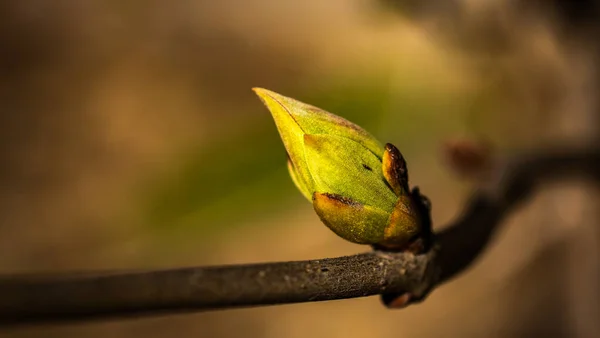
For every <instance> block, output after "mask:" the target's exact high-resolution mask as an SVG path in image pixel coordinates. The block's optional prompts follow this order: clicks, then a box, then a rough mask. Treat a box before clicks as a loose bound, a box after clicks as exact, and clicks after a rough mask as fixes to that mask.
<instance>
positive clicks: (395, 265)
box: [0, 148, 600, 325]
mask: <svg viewBox="0 0 600 338" xmlns="http://www.w3.org/2000/svg"><path fill="white" fill-rule="evenodd" d="M494 163H495V166H494V175H492V178H493V179H491V180H489V181H487V182H486V185H485V186H483V187H482V189H481V190H480V191H478V192H477V193H476V194H475V195H474V196H473V197H472V198H471V200H470V202H469V203H468V205H467V207H466V210H465V212H464V214H463V216H462V217H461V218H460V219H459V220H457V221H456V222H454V223H453V224H451V225H450V226H449V227H447V228H446V230H444V231H442V232H440V233H439V234H437V235H436V236H435V238H434V242H433V243H434V244H433V246H431V247H430V249H429V250H428V251H427V252H426V253H424V254H420V255H414V254H412V253H408V252H407V253H389V252H381V251H374V252H368V253H363V254H358V255H354V256H347V257H339V258H330V259H322V260H311V261H298V262H281V263H266V264H251V265H232V266H220V267H199V268H186V269H176V270H164V271H147V272H120V273H96V274H94V275H90V274H87V275H77V276H54V277H50V276H6V277H2V278H0V325H16V324H29V323H36V322H55V321H70V320H83V319H86V320H87V319H95V318H110V317H124V316H139V315H147V314H157V313H158V314H160V313H162V314H165V313H177V312H185V311H197V310H212V309H223V308H231V307H240V306H258V305H272V304H283V303H298V302H311V301H323V300H333V299H344V298H353V297H364V296H371V295H376V294H381V295H383V299H384V302H386V303H389V299H387V300H386V296H388V295H395V296H397V295H409V296H410V297H408V298H407V299H410V301H411V302H416V301H420V300H422V299H424V298H425V297H426V296H427V294H428V293H429V292H430V291H431V290H432V289H433V288H435V287H436V286H437V285H439V284H441V283H443V282H445V281H447V280H449V279H450V278H452V277H453V276H455V275H457V274H458V273H460V272H461V271H464V270H465V269H466V268H467V267H468V266H469V265H470V264H471V263H472V262H473V261H474V260H475V259H477V258H478V257H480V255H481V253H482V252H483V250H484V249H485V248H486V246H487V244H488V243H489V242H490V240H491V238H492V236H493V234H494V233H495V230H496V229H497V227H498V225H499V224H500V223H501V221H502V220H503V218H504V217H505V216H506V215H507V214H508V213H509V212H510V211H512V210H514V208H515V207H516V206H517V205H519V204H520V203H521V202H523V201H524V200H525V199H526V198H527V197H529V196H531V193H532V192H534V191H535V190H536V189H537V188H538V187H539V186H540V185H541V184H542V183H546V182H549V181H557V180H562V179H569V178H573V177H578V176H585V177H587V178H591V179H592V180H593V181H595V182H600V149H597V148H593V149H590V148H583V149H581V148H578V149H564V150H562V151H551V152H543V153H535V154H532V155H529V156H522V157H518V158H516V159H512V160H510V161H506V162H504V164H501V162H499V161H494Z"/></svg>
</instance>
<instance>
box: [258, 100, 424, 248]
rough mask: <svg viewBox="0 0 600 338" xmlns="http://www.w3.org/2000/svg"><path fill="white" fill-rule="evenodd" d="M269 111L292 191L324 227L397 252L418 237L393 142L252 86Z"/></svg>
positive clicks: (415, 217)
mask: <svg viewBox="0 0 600 338" xmlns="http://www.w3.org/2000/svg"><path fill="white" fill-rule="evenodd" d="M254 91H255V92H256V94H258V96H259V97H260V98H261V99H262V101H263V103H264V104H265V105H266V106H267V108H268V109H269V111H270V112H271V114H272V116H273V119H274V120H275V124H276V125H277V129H278V131H279V134H280V136H281V140H282V141H283V144H284V146H285V149H286V151H287V154H288V170H289V172H290V176H291V177H292V180H293V181H294V183H295V185H296V187H298V189H299V190H300V191H301V192H302V194H303V195H304V196H305V197H306V198H307V199H308V200H310V201H311V202H312V203H313V207H314V209H315V211H316V213H317V215H318V216H319V218H320V219H321V221H322V222H323V223H325V225H327V226H328V227H329V228H330V229H331V230H332V231H334V232H335V233H336V234H338V235H339V236H340V237H342V238H344V239H346V240H348V241H351V242H354V243H359V244H378V245H383V246H387V247H402V246H403V245H405V244H407V242H408V241H409V240H410V239H411V238H413V237H414V236H415V235H417V234H418V233H419V229H420V221H419V217H418V213H417V212H416V207H415V205H414V202H413V201H412V198H411V196H410V193H409V188H408V174H407V171H406V163H405V162H404V159H403V158H402V155H401V154H400V152H399V151H398V149H396V147H394V146H393V145H391V144H386V145H385V147H383V146H382V145H381V143H379V141H377V139H375V138H374V137H373V136H372V135H371V134H369V133H368V132H367V131H365V130H364V129H362V128H361V127H359V126H357V125H356V124H354V123H352V122H350V121H347V120H345V119H343V118H341V117H339V116H336V115H334V114H331V113H328V112H326V111H324V110H322V109H319V108H316V107H314V106H311V105H308V104H305V103H302V102H299V101H296V100H294V99H291V98H288V97H285V96H283V95H280V94H277V93H274V92H272V91H269V90H266V89H262V88H254Z"/></svg>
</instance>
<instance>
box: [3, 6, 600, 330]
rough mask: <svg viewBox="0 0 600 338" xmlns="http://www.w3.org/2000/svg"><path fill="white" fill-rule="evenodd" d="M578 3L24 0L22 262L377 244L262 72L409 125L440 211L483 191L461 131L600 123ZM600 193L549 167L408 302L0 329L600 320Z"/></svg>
mask: <svg viewBox="0 0 600 338" xmlns="http://www.w3.org/2000/svg"><path fill="white" fill-rule="evenodd" d="M561 3H563V5H564V4H565V3H569V2H568V1H564V2H561V1H552V2H550V1H547V2H544V1H537V2H534V1H530V2H529V1H516V0H505V1H503V0H495V1H475V0H456V1H450V0H448V1H435V0H431V1H424V0H422V1H401V0H379V1H378V0H328V1H322V0H303V1H293V0H252V1H244V0H225V1H208V0H196V1H191V0H181V1H173V2H167V1H157V0H146V1H141V0H129V1H117V0H85V1H76V0H56V1H44V0H28V1H10V0H2V1H0V48H1V50H0V147H1V148H0V184H1V189H0V273H2V274H11V273H23V272H68V271H79V270H91V269H115V268H119V269H128V268H136V269H137V268H171V267H181V266H192V265H204V264H233V263H252V262H262V261H281V260H300V259H313V258H323V257H334V256H339V255H346V254H353V253H357V252H362V251H365V250H367V249H368V248H366V247H363V246H358V245H354V244H350V243H347V242H345V241H343V240H341V239H340V238H338V237H336V236H335V235H333V233H332V232H330V231H329V230H328V229H327V228H326V227H325V226H323V225H322V224H321V223H320V222H319V220H318V218H317V217H316V215H315V214H314V213H313V211H312V207H311V205H310V204H309V203H308V202H307V201H305V200H304V199H303V198H302V197H301V195H300V193H299V192H298V191H296V190H295V188H294V186H293V184H292V182H291V180H290V178H289V177H288V174H287V169H286V166H285V152H284V148H283V145H282V144H281V142H280V140H279V136H278V134H277V131H276V128H275V125H274V123H273V121H272V119H271V117H270V115H269V113H268V112H267V110H266V109H265V108H264V107H263V106H262V104H261V102H260V101H259V100H258V99H257V97H255V95H254V93H253V92H252V91H251V90H250V88H252V87H255V86H260V87H265V88H268V89H271V90H274V91H277V92H279V93H282V94H284V95H287V96H291V97H294V98H296V99H299V100H302V101H305V102H308V103H311V104H313V105H316V106H319V107H321V108H324V109H326V110H329V111H331V112H333V113H336V114H338V115H341V116H343V117H345V118H347V119H349V120H351V121H353V122H356V123H358V124H360V125H361V126H363V127H365V128H366V129H368V130H369V131H371V132H372V133H373V134H374V135H376V136H377V137H378V138H379V139H380V140H382V141H384V142H391V143H394V144H395V145H397V146H398V147H399V148H400V149H401V151H402V152H403V154H404V155H405V157H406V158H407V161H408V163H409V169H410V174H411V184H413V185H418V186H419V187H420V188H421V190H422V191H423V192H424V193H425V194H427V195H428V196H429V197H430V198H431V200H432V202H433V219H434V223H435V227H436V229H441V228H443V226H444V224H447V223H448V222H449V221H450V220H452V219H453V218H454V217H456V216H457V215H458V214H459V213H460V212H461V206H462V205H463V204H464V201H465V199H466V198H467V197H468V194H469V192H470V191H471V188H472V187H471V186H470V182H468V181H462V180H459V179H458V178H457V177H455V176H453V175H452V173H451V172H450V171H449V170H448V168H447V167H446V166H445V164H444V162H443V160H442V156H441V154H440V145H441V144H442V143H443V142H444V141H446V140H448V139H452V138H455V137H469V138H485V139H487V140H489V141H490V142H491V143H492V144H493V145H494V147H495V148H496V149H498V151H501V152H503V153H506V154H511V153H515V152H518V151H521V150H525V149H535V148H536V147H543V146H560V144H561V143H563V142H570V141H587V142H597V141H596V140H597V139H598V138H597V136H598V132H599V130H598V129H600V122H599V119H598V114H597V113H596V111H597V108H598V95H597V93H598V90H599V88H600V87H599V86H598V83H600V82H599V81H598V79H599V76H598V70H597V64H598V62H597V60H598V57H597V55H598V43H597V41H600V40H598V39H596V38H597V37H598V35H597V29H596V28H595V25H594V22H595V21H597V19H598V17H594V15H595V13H597V12H594V11H591V10H589V8H588V10H583V11H581V10H578V9H577V8H574V7H577V6H574V5H573V6H571V5H568V4H567V5H564V6H561ZM577 3H579V2H577ZM581 4H582V6H584V4H588V5H590V6H593V5H594V2H593V1H582V2H581ZM553 5H556V6H553ZM572 7H573V8H572ZM590 8H592V7H590ZM593 8H594V9H597V8H598V7H593ZM597 196H598V192H597V190H596V191H594V190H593V188H590V187H587V186H585V185H582V184H576V183H574V184H571V185H569V186H552V187H548V189H545V190H544V191H543V192H542V193H540V194H538V195H537V196H536V198H535V199H534V200H533V201H532V202H531V203H529V204H528V205H527V206H526V208H523V209H522V210H520V211H519V212H518V213H517V214H515V215H514V216H512V217H511V218H510V219H509V221H508V224H507V226H506V227H505V228H503V230H502V231H501V232H500V234H499V235H498V236H497V239H496V241H495V242H494V244H493V245H492V246H491V247H490V248H489V250H488V251H487V252H486V253H485V255H484V256H483V257H482V259H480V260H479V261H478V262H477V264H475V266H474V267H473V268H472V269H470V270H469V271H468V272H467V273H465V274H463V275H461V276H459V277H458V278H456V279H455V280H454V281H452V282H451V283H448V284H446V285H444V286H442V287H440V288H439V289H437V290H435V291H434V292H433V293H432V294H431V296H430V297H429V299H428V300H427V301H425V302H424V303H422V304H419V305H416V306H411V307H409V308H407V309H404V310H398V311H393V310H388V309H385V308H384V307H383V306H381V305H380V303H379V300H378V299H377V297H371V298H364V299H354V300H343V301H332V302H323V303H309V304H295V305H285V306H277V307H264V308H252V309H237V310H227V311H218V312H207V313H196V314H183V315H173V316H164V317H157V318H144V319H127V320H113V321H104V322H93V323H84V324H69V325H67V324H64V325H55V326H37V327H31V328H19V329H12V330H10V331H7V330H5V331H0V337H15V338H16V337H19V338H20V337H23V338H24V337H107V336H110V337H112V338H118V337H148V338H149V337H247V338H252V337H306V336H310V337H314V338H317V337H532V336H538V335H545V336H547V337H598V336H600V323H599V319H600V292H599V291H598V287H599V286H600V275H599V272H598V266H599V261H598V258H599V257H600V252H599V249H598V241H599V240H600V235H599V230H598V227H597V225H598V224H597V221H598V205H599V203H598V198H597ZM0 301H1V300H0ZM0 330H2V329H0Z"/></svg>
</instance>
